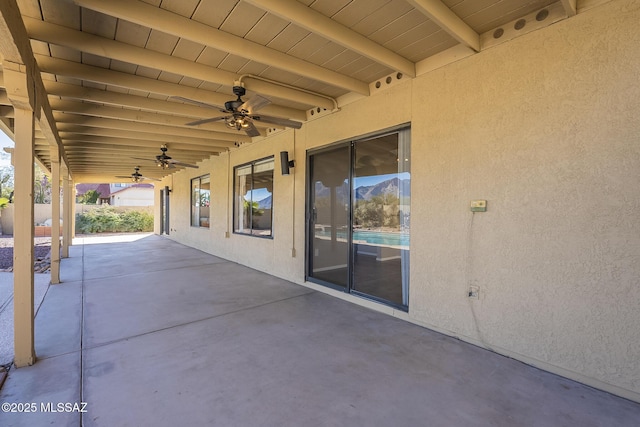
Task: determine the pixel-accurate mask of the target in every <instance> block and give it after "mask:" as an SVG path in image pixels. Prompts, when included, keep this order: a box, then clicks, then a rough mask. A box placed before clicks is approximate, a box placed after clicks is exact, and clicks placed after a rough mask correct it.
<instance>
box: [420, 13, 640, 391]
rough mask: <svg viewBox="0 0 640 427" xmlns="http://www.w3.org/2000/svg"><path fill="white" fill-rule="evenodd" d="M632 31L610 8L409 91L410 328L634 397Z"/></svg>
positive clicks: (637, 298) (637, 350) (638, 290)
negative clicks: (434, 331) (431, 329)
mask: <svg viewBox="0 0 640 427" xmlns="http://www.w3.org/2000/svg"><path fill="white" fill-rule="evenodd" d="M621 9H622V11H621ZM638 22H640V4H639V3H637V2H629V1H625V2H613V3H611V4H609V5H607V6H603V7H599V8H595V9H592V10H590V11H588V12H586V13H585V14H584V15H579V16H577V17H575V18H574V19H571V20H568V21H564V22H561V23H558V24H556V25H553V26H551V27H549V28H546V29H544V30H541V31H537V32H534V33H531V34H529V35H527V36H523V37H521V38H519V39H516V40H514V41H512V42H511V43H507V44H505V45H502V46H499V47H496V48H493V49H490V50H487V51H485V52H483V53H481V54H479V55H475V56H473V57H471V58H469V59H467V60H465V61H461V62H458V63H456V64H452V65H450V66H448V67H445V68H442V69H440V70H437V71H434V72H433V73H431V74H429V75H427V76H425V77H424V78H420V79H416V81H415V85H414V95H413V99H414V114H415V111H416V110H417V109H423V110H424V113H423V119H422V120H419V121H417V120H414V121H413V123H412V126H413V127H412V129H413V141H412V144H413V146H412V150H413V164H414V168H413V176H412V178H413V180H412V185H413V187H412V194H413V195H414V196H413V200H412V202H413V204H412V214H413V215H412V216H413V224H414V229H413V230H412V234H411V239H412V240H411V251H412V254H411V255H412V260H411V266H412V271H411V305H410V307H411V316H412V317H413V318H415V319H417V320H419V321H422V322H424V323H426V324H428V325H434V326H436V327H437V328H440V329H442V330H445V331H448V332H449V333H452V334H454V335H459V336H463V337H469V338H471V339H473V340H476V341H478V342H479V343H481V344H483V345H485V346H487V347H489V348H491V347H497V348H498V349H500V350H505V349H506V350H507V351H508V352H512V353H513V354H514V355H516V356H517V355H524V356H526V358H527V359H528V360H529V361H534V362H535V361H542V362H544V363H545V364H550V365H554V366H557V367H560V368H561V369H564V370H567V371H571V372H573V373H578V376H579V377H580V376H586V377H589V378H592V379H596V380H597V381H601V382H603V383H605V384H609V385H614V386H615V387H620V388H623V389H627V390H631V391H632V392H634V393H638V392H640V364H639V363H638V360H640V359H639V358H640V328H639V327H638V325H640V283H639V277H640V262H639V261H640V222H639V220H638V218H639V217H638V208H639V207H640V205H639V200H640V185H639V184H640V85H639V84H638V75H640V61H639V60H638V58H640V32H639V31H638ZM418 165H420V166H418ZM416 196H417V197H416ZM418 197H419V199H418ZM475 199H485V200H488V210H487V212H485V213H471V212H470V209H469V203H470V201H471V200H475ZM417 218H419V219H420V220H419V221H420V224H421V225H420V226H419V228H418V227H415V224H416V223H417V222H418V221H416V219H417ZM416 228H418V229H416ZM471 285H473V286H478V287H479V289H480V299H479V300H473V299H469V298H468V297H467V292H468V288H469V286H471ZM618 391H619V390H618Z"/></svg>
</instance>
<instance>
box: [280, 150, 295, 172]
mask: <svg viewBox="0 0 640 427" xmlns="http://www.w3.org/2000/svg"><path fill="white" fill-rule="evenodd" d="M294 166H295V161H294V160H289V152H288V151H281V152H280V168H281V170H282V175H289V169H290V168H292V167H294Z"/></svg>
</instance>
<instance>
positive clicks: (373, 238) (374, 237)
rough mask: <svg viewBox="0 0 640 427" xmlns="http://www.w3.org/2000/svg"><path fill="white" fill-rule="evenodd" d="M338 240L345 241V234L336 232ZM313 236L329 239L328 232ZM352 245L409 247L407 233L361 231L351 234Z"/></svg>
mask: <svg viewBox="0 0 640 427" xmlns="http://www.w3.org/2000/svg"><path fill="white" fill-rule="evenodd" d="M337 235H338V240H342V241H346V240H347V233H346V232H345V231H338V233H337ZM315 236H316V237H319V238H328V237H331V231H329V230H324V231H322V230H316V232H315ZM353 243H364V244H368V245H374V246H395V247H404V248H408V247H409V233H400V232H398V233H392V232H385V231H363V230H357V231H354V232H353Z"/></svg>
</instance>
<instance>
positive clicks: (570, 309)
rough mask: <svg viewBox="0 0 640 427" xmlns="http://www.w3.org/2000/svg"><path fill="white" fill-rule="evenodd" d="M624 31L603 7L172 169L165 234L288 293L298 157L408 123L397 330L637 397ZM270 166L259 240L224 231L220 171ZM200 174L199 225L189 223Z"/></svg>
mask: <svg viewBox="0 0 640 427" xmlns="http://www.w3.org/2000/svg"><path fill="white" fill-rule="evenodd" d="M638 22H640V3H639V2H637V1H633V0H621V1H611V2H609V3H606V4H605V5H602V6H598V7H594V8H592V9H589V10H588V11H586V12H584V13H580V14H579V15H578V16H575V17H573V18H570V19H567V20H563V21H560V22H558V23H556V24H553V25H551V26H549V27H547V28H544V29H541V30H538V31H534V32H532V33H529V34H526V35H523V36H521V37H519V38H516V39H514V40H512V41H510V42H507V43H504V44H501V45H498V46H495V47H492V48H490V49H487V50H485V51H482V52H480V53H478V54H475V55H473V56H471V57H469V58H466V59H462V60H460V61H458V62H455V63H452V64H449V65H447V66H445V67H442V68H440V69H437V70H434V71H432V72H429V73H427V74H424V75H422V76H419V77H417V78H415V79H407V80H406V81H404V80H403V81H402V82H400V83H398V84H396V85H394V86H393V87H390V88H388V89H386V90H380V91H378V92H376V93H374V94H372V95H371V96H369V97H365V98H363V99H361V100H358V101H356V102H353V103H351V104H348V105H344V106H343V107H342V108H341V111H339V112H336V113H333V114H329V115H326V116H324V117H319V118H314V119H313V120H311V121H309V122H307V123H305V124H304V126H303V127H302V129H300V130H298V131H295V132H294V131H293V130H288V131H284V132H282V133H278V134H275V135H272V136H270V137H268V138H266V139H265V140H264V141H260V142H258V143H254V144H245V145H243V146H242V147H241V148H240V149H238V150H233V151H231V152H230V153H226V154H222V155H220V156H218V157H213V158H212V159H211V160H208V161H205V162H202V163H201V164H200V169H198V170H187V171H183V172H179V173H177V174H175V176H174V177H173V178H167V179H165V181H164V182H163V183H162V185H169V186H170V187H171V188H172V190H173V192H172V194H171V228H172V231H171V238H173V239H176V240H178V241H180V242H182V243H185V244H187V245H190V246H193V247H196V248H199V249H202V250H204V251H206V252H209V253H212V254H214V255H218V256H221V257H224V258H226V259H230V260H233V261H237V262H239V263H242V264H245V265H248V266H250V267H253V268H256V269H259V270H263V271H266V272H269V273H270V274H274V275H276V276H279V277H282V278H285V279H288V280H291V281H294V282H297V283H301V284H302V283H304V272H305V253H304V248H305V198H306V193H305V176H306V170H305V159H306V152H307V150H309V149H313V148H317V147H322V146H325V145H327V144H331V143H334V142H338V141H344V140H349V139H355V138H357V137H359V136H361V135H366V134H371V133H375V132H379V131H382V130H384V129H388V128H390V127H394V126H399V125H402V124H404V123H410V125H411V144H412V148H411V149H412V172H411V179H412V181H411V183H412V184H411V185H412V189H411V193H412V202H411V213H412V220H411V222H412V229H411V283H410V300H409V314H408V317H407V318H408V319H409V320H411V321H413V322H416V323H418V324H421V325H425V326H427V327H430V328H433V329H436V330H439V331H443V332H445V333H447V334H450V335H454V336H458V337H461V338H462V339H465V340H468V341H471V342H475V343H478V344H480V345H483V346H485V347H487V348H490V349H493V350H495V351H498V352H500V353H504V354H508V355H510V356H512V357H516V358H518V359H520V360H523V361H525V362H528V363H533V364H535V365H538V366H542V367H543V368H545V369H549V370H551V371H554V372H558V373H561V374H562V375H566V376H568V377H571V378H574V379H577V380H579V381H583V382H585V383H588V384H590V385H594V386H596V387H599V388H603V389H606V390H609V391H612V392H614V393H616V394H619V395H623V396H625V397H628V398H631V399H633V400H636V401H640V363H638V360H640V327H639V325H640V279H639V278H640V219H639V218H640V216H639V215H638V212H639V209H640V83H639V82H640V80H639V77H638V76H640V59H639V58H640V30H639V29H638V28H639V27H638ZM283 150H287V151H289V155H290V158H293V159H295V162H296V165H295V167H294V168H293V169H292V173H293V174H292V175H289V176H282V175H281V174H280V173H279V171H280V164H279V156H278V153H279V152H280V151H283ZM271 155H273V156H275V159H276V165H275V171H274V190H273V197H274V205H273V206H274V208H273V212H274V225H273V227H274V229H273V239H259V238H254V237H249V236H242V235H235V234H233V233H232V232H231V230H232V226H231V221H232V218H231V217H232V195H233V189H232V187H231V186H232V184H233V167H234V166H237V165H240V164H243V163H246V162H249V161H252V160H256V159H259V158H262V157H266V156H271ZM206 173H209V174H211V184H212V194H211V206H212V208H211V209H212V211H211V215H210V217H211V227H210V228H209V229H201V228H193V227H190V225H189V218H190V212H189V206H190V200H189V192H190V187H189V186H190V183H189V180H190V179H191V178H192V177H195V176H199V175H202V174H206ZM159 187H161V186H159ZM156 193H157V192H156ZM156 199H157V195H156ZM477 199H481V200H487V201H488V210H487V212H483V213H472V212H470V208H469V205H470V202H471V201H472V200H477ZM156 205H157V204H156ZM156 216H157V215H156ZM226 232H229V233H230V235H229V237H228V238H226V237H225V233H226ZM292 249H295V256H293V255H294V253H292ZM469 286H477V287H479V290H480V297H479V299H470V298H468V295H467V292H468V289H469ZM330 293H331V292H330ZM353 300H354V301H356V300H358V299H357V298H355V297H354V298H353ZM367 304H371V303H367ZM399 317H402V315H399ZM405 317H406V315H405Z"/></svg>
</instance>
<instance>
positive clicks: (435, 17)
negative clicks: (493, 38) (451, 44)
mask: <svg viewBox="0 0 640 427" xmlns="http://www.w3.org/2000/svg"><path fill="white" fill-rule="evenodd" d="M407 2H409V3H410V4H412V5H413V6H414V7H415V8H416V9H417V10H419V11H420V12H421V13H423V14H424V15H426V16H427V17H429V19H431V20H432V21H433V22H435V23H436V24H437V25H438V26H439V27H440V28H442V29H443V30H444V31H446V32H447V33H448V34H449V35H450V36H451V37H453V38H454V39H456V40H458V41H459V42H460V43H462V44H464V45H466V46H469V47H470V48H471V49H473V50H475V51H476V52H480V35H479V34H478V33H477V32H475V31H474V30H473V28H471V27H470V26H468V25H467V24H466V23H465V22H464V21H463V20H462V19H461V18H460V17H459V16H458V15H456V14H455V13H454V12H453V11H452V10H451V9H449V8H448V7H447V5H445V4H444V3H443V2H442V1H441V0H407Z"/></svg>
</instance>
